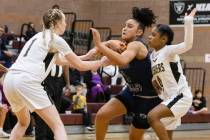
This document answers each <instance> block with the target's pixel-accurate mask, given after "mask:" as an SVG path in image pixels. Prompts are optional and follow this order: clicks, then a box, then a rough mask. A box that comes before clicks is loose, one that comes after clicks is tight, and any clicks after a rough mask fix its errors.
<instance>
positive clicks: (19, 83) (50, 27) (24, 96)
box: [4, 9, 103, 140]
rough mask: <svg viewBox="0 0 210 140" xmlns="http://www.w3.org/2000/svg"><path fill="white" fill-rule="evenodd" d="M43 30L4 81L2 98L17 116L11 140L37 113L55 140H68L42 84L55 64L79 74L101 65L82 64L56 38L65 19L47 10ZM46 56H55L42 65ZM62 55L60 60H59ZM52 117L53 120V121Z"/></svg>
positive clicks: (26, 46) (94, 62)
mask: <svg viewBox="0 0 210 140" xmlns="http://www.w3.org/2000/svg"><path fill="white" fill-rule="evenodd" d="M43 24H44V30H43V31H42V32H40V33H38V34H36V35H35V36H33V37H32V38H31V39H30V40H29V41H28V42H26V44H25V46H24V47H23V49H22V51H21V53H20V55H19V56H18V58H17V60H16V62H15V63H14V64H13V65H12V67H11V68H10V69H9V71H8V72H7V74H6V76H5V79H4V91H5V95H6V97H7V99H8V101H9V103H10V105H11V107H12V110H13V111H14V112H15V115H16V116H17V119H18V122H17V124H16V125H15V127H14V128H13V130H12V132H11V136H10V140H19V139H21V138H22V136H23V135H24V133H25V130H26V128H27V127H28V125H29V122H30V114H29V110H30V111H32V112H33V111H34V112H36V113H37V114H38V115H39V116H40V117H41V118H42V119H43V120H44V121H45V122H46V123H47V124H48V126H49V127H50V128H51V129H52V131H53V133H54V136H55V140H67V135H66V132H65V129H64V125H63V123H62V121H61V119H60V116H59V114H58V111H57V110H56V108H55V106H54V105H52V103H51V102H50V99H49V98H48V96H47V93H46V91H44V89H43V87H42V85H41V83H42V81H43V80H44V79H45V78H46V76H47V75H48V73H49V72H50V70H51V67H52V66H53V64H54V63H56V64H67V63H68V64H69V65H71V66H72V67H74V68H77V69H78V70H81V71H82V70H92V69H94V70H95V69H97V68H98V67H99V66H101V64H102V63H103V61H100V60H99V61H89V62H88V61H82V60H81V59H80V58H79V57H78V56H77V55H76V54H75V53H74V52H73V51H72V50H71V49H70V47H69V45H68V44H67V43H66V41H65V40H64V39H62V38H61V37H60V36H59V35H61V34H63V33H64V31H65V27H66V23H65V15H64V14H63V12H62V11H61V10H59V9H50V10H48V11H47V12H46V13H45V14H44V16H43ZM48 53H54V55H52V57H51V61H50V62H49V63H45V62H46V61H45V58H46V57H47V56H48ZM60 55H63V57H59V56H60ZM52 116H53V117H52Z"/></svg>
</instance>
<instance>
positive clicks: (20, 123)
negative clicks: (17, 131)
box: [18, 119, 31, 128]
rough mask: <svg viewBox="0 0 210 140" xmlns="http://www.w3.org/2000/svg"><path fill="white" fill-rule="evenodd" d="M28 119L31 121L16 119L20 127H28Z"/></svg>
mask: <svg viewBox="0 0 210 140" xmlns="http://www.w3.org/2000/svg"><path fill="white" fill-rule="evenodd" d="M30 121H31V120H30V119H25V120H24V121H18V123H19V125H20V126H21V127H25V128H28V126H29V124H30Z"/></svg>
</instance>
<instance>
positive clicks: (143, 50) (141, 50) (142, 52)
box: [127, 41, 148, 60]
mask: <svg viewBox="0 0 210 140" xmlns="http://www.w3.org/2000/svg"><path fill="white" fill-rule="evenodd" d="M127 49H128V50H135V51H136V52H137V55H136V58H138V59H140V60H141V59H144V58H145V57H146V56H147V54H148V50H147V47H146V46H145V45H144V44H143V43H142V42H140V41H132V42H130V43H128V46H127Z"/></svg>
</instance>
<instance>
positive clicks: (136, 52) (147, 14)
mask: <svg viewBox="0 0 210 140" xmlns="http://www.w3.org/2000/svg"><path fill="white" fill-rule="evenodd" d="M132 14H133V17H132V18H131V19H128V20H127V21H126V22H125V27H124V28H123V29H122V36H121V37H122V39H123V41H124V42H125V44H126V45H127V49H126V50H125V51H124V52H122V53H121V54H120V53H117V52H115V51H113V50H112V49H110V48H108V47H106V46H105V45H104V44H103V43H101V40H100V34H99V32H98V31H97V30H96V29H92V32H93V39H94V43H95V45H96V47H97V49H98V50H99V51H100V52H102V54H104V55H105V56H106V57H108V59H109V60H110V61H111V63H112V64H116V65H118V66H120V72H121V74H122V75H123V76H124V78H125V80H126V82H127V87H126V89H125V90H123V91H122V93H121V94H119V95H117V96H116V97H115V98H112V99H111V100H109V101H108V102H107V103H106V104H105V105H104V106H103V107H102V108H101V109H100V110H99V111H98V112H97V115H96V119H95V125H96V140H104V138H105V134H106V130H107V127H108V123H109V121H110V120H112V119H113V118H114V117H117V116H120V115H123V114H126V113H130V112H132V113H133V114H134V118H133V121H132V125H131V126H130V132H129V139H130V140H140V139H143V134H144V132H145V130H146V129H148V128H149V127H150V126H149V124H148V122H147V113H148V112H149V111H150V110H151V109H152V108H153V107H155V106H156V105H158V104H159V103H160V102H161V100H160V99H159V97H158V96H157V94H156V93H155V90H154V89H153V86H152V82H151V79H152V73H151V63H150V58H149V53H148V50H147V47H146V45H145V43H144V41H143V38H142V37H143V34H144V31H145V28H147V27H150V26H151V25H152V24H153V23H155V15H154V14H153V12H152V10H150V9H149V8H142V9H139V8H137V7H134V8H133V10H132ZM110 43H111V44H112V41H111V42H110ZM112 45H114V44H112Z"/></svg>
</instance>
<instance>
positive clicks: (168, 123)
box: [161, 91, 192, 130]
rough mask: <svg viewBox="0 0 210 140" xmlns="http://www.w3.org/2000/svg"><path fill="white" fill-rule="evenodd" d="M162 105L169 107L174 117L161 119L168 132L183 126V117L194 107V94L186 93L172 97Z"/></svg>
mask: <svg viewBox="0 0 210 140" xmlns="http://www.w3.org/2000/svg"><path fill="white" fill-rule="evenodd" d="M161 104H164V105H165V106H167V107H168V108H169V109H170V110H171V112H172V113H173V115H174V117H167V118H163V119H161V121H162V122H163V124H164V125H165V127H166V129H167V130H174V129H176V127H177V126H179V125H181V117H183V116H184V115H185V114H186V113H187V112H188V110H189V109H190V107H191V105H192V93H191V92H190V91H188V92H187V91H186V92H185V93H182V94H179V95H176V96H174V97H171V98H170V99H168V100H165V101H163V102H162V103H161Z"/></svg>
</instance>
